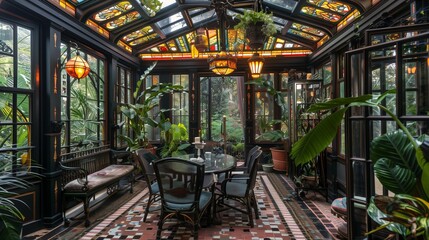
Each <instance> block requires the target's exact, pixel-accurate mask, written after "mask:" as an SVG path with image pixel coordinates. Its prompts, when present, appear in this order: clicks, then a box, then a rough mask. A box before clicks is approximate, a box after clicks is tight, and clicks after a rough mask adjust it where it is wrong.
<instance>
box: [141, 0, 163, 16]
mask: <svg viewBox="0 0 429 240" xmlns="http://www.w3.org/2000/svg"><path fill="white" fill-rule="evenodd" d="M140 3H141V5H142V6H143V7H144V8H145V9H146V10H147V11H148V12H149V16H151V17H153V16H155V14H156V13H157V12H159V10H161V8H162V1H159V0H140Z"/></svg>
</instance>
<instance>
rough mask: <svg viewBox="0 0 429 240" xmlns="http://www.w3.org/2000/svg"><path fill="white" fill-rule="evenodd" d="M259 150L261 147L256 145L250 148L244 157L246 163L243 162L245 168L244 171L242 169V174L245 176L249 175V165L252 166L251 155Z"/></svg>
mask: <svg viewBox="0 0 429 240" xmlns="http://www.w3.org/2000/svg"><path fill="white" fill-rule="evenodd" d="M260 149H261V147H260V146H258V145H256V146H254V147H253V148H251V149H250V150H249V152H248V153H247V156H246V161H245V162H244V167H245V169H244V173H245V174H249V173H250V171H251V168H252V167H251V165H252V163H251V161H252V156H253V154H255V152H256V151H258V150H260Z"/></svg>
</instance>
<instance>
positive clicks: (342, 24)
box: [337, 9, 360, 31]
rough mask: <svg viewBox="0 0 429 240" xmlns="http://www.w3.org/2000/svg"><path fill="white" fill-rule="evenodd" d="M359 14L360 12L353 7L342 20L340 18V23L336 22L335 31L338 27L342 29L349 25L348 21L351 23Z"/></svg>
mask: <svg viewBox="0 0 429 240" xmlns="http://www.w3.org/2000/svg"><path fill="white" fill-rule="evenodd" d="M359 16H360V12H359V11H358V10H357V9H355V10H354V11H353V12H352V13H350V14H349V15H347V17H345V18H344V19H343V20H341V22H340V23H338V25H337V31H339V30H340V29H342V28H344V27H345V26H347V25H349V23H351V22H353V21H354V20H356V19H357V18H358V17H359Z"/></svg>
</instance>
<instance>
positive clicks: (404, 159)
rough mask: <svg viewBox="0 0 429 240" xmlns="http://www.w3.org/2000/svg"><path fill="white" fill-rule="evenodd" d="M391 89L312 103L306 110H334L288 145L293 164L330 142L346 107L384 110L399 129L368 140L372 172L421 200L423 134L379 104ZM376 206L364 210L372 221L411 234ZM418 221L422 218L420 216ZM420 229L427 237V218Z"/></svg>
mask: <svg viewBox="0 0 429 240" xmlns="http://www.w3.org/2000/svg"><path fill="white" fill-rule="evenodd" d="M394 93H395V91H394V90H390V91H387V92H385V93H384V94H382V95H380V96H379V97H378V98H375V99H374V97H373V96H372V95H364V96H359V97H350V98H337V99H333V100H331V101H328V102H323V103H315V104H313V105H312V106H311V107H310V108H309V110H308V111H309V112H318V111H327V110H334V111H333V112H332V113H330V114H329V115H327V116H326V117H325V118H324V119H322V120H321V121H320V122H319V124H317V125H316V127H315V128H313V129H312V130H311V131H310V132H309V133H307V134H306V135H305V136H304V137H303V138H301V139H300V140H298V141H297V142H296V143H295V144H294V145H293V146H292V151H291V157H292V158H293V159H294V160H295V165H297V166H299V165H301V164H303V165H304V164H306V163H308V162H311V161H312V159H314V157H316V156H317V155H318V154H319V153H320V152H322V151H323V150H324V149H325V148H326V147H327V146H328V145H329V144H330V143H331V142H332V140H333V138H334V137H335V136H336V133H337V130H338V127H339V126H340V124H341V121H342V120H343V118H344V115H345V113H346V112H347V110H348V109H350V108H351V107H363V106H366V107H371V108H376V109H379V110H382V111H384V112H385V113H386V114H388V115H389V116H390V117H391V118H392V119H393V120H394V121H395V122H396V124H397V125H398V127H399V129H398V130H396V131H394V132H391V133H386V134H383V135H381V136H379V137H376V138H374V139H373V141H372V142H371V145H370V158H371V159H372V161H373V162H374V172H375V175H376V176H377V178H378V179H379V181H380V182H381V183H382V184H383V186H384V187H385V188H386V189H388V190H389V191H391V192H393V193H395V194H409V195H410V196H414V197H419V198H420V199H422V200H423V201H424V200H428V199H429V184H428V183H429V161H428V160H427V159H429V158H428V157H425V154H426V152H429V151H426V149H427V147H426V144H422V143H424V140H425V138H426V137H427V136H420V137H418V138H417V139H415V138H414V137H413V136H412V135H411V133H410V132H409V131H408V129H407V128H406V126H405V125H404V124H403V123H402V122H401V121H400V120H399V118H398V117H397V116H396V115H395V114H394V113H392V112H391V111H390V110H389V109H388V108H386V107H385V106H384V105H383V104H382V102H383V100H384V99H385V98H386V96H387V95H388V94H394ZM426 155H428V154H426ZM387 198H389V197H387ZM392 201H393V200H392ZM385 202H386V201H385ZM378 206H381V205H380V204H379V205H378ZM378 206H377V205H375V204H374V201H371V203H370V207H369V210H368V214H369V215H370V216H371V218H372V219H373V220H374V221H376V222H378V223H379V224H380V225H381V226H382V227H387V228H388V229H389V230H391V231H395V232H398V233H400V234H402V235H403V236H408V235H409V234H413V231H412V230H411V229H408V228H407V227H404V228H399V227H398V226H397V225H394V223H395V221H396V220H398V218H394V217H392V216H391V215H389V214H391V212H390V213H389V212H387V211H384V212H383V211H382V210H381V209H379V208H378ZM376 210H377V211H376ZM407 210H409V209H407ZM407 210H406V211H407ZM413 214H415V213H413ZM420 217H422V218H424V219H426V221H427V215H425V212H421V215H420ZM422 222H425V221H423V220H422ZM387 223H390V224H387ZM423 229H425V231H424V234H426V235H427V236H428V237H429V235H428V234H429V222H427V224H426V225H425V226H423ZM427 239H429V238H427Z"/></svg>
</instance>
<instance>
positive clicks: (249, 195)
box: [214, 150, 262, 227]
mask: <svg viewBox="0 0 429 240" xmlns="http://www.w3.org/2000/svg"><path fill="white" fill-rule="evenodd" d="M261 153H262V150H256V151H255V152H254V153H253V154H252V155H251V157H250V159H249V163H248V164H249V167H250V172H249V175H242V176H241V177H232V178H226V179H225V180H223V181H222V184H221V188H220V191H218V192H217V194H216V196H218V197H217V199H216V204H215V205H214V212H215V213H216V208H217V207H216V206H217V205H218V206H222V207H223V208H222V209H220V211H224V210H227V209H228V208H232V209H234V210H237V211H239V212H242V213H245V214H247V215H248V217H249V225H250V227H253V226H254V223H253V216H252V207H253V210H254V212H255V218H256V219H259V213H258V205H257V203H256V197H255V193H254V191H253V189H254V187H255V183H256V176H257V173H258V171H257V170H258V158H259V156H260V155H261ZM228 199H229V200H234V201H236V202H238V203H240V204H242V205H244V206H245V207H246V210H243V209H242V208H239V207H236V206H233V205H231V204H228V203H227V202H226V200H228Z"/></svg>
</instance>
